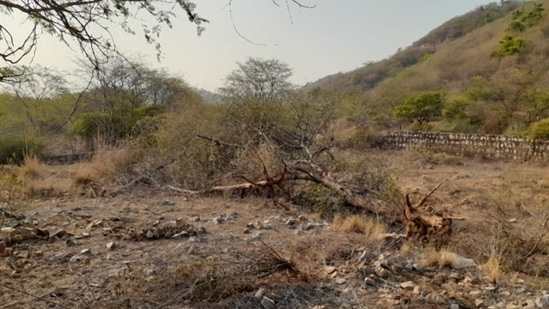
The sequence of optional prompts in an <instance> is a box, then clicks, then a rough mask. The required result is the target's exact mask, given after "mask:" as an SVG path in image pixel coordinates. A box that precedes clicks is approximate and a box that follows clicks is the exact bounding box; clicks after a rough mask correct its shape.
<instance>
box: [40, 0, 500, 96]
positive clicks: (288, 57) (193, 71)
mask: <svg viewBox="0 0 549 309" xmlns="http://www.w3.org/2000/svg"><path fill="white" fill-rule="evenodd" d="M274 2H278V4H279V6H276V5H275V4H274ZM301 2H302V3H303V4H307V5H311V6H315V8H312V9H306V8H299V7H297V6H296V5H292V4H291V1H289V3H290V8H289V10H288V8H287V7H286V2H285V0H232V2H231V3H232V5H231V6H229V5H228V3H229V0H202V1H201V0H196V1H195V3H196V4H197V12H198V13H199V14H200V16H202V17H204V18H206V19H208V20H210V23H208V24H206V30H205V31H204V32H203V33H202V35H201V36H197V34H196V28H195V26H194V25H193V24H191V23H189V22H188V19H187V17H186V16H185V15H184V13H183V12H182V11H181V12H177V11H176V13H178V18H177V19H176V20H175V21H174V25H173V28H172V29H169V28H165V29H164V30H163V32H162V34H161V37H160V39H159V42H160V44H161V45H162V51H163V57H162V59H160V61H158V60H157V59H156V51H155V49H154V46H151V45H149V44H147V43H146V42H145V40H144V39H142V35H141V33H140V32H138V34H137V35H135V36H132V35H130V34H127V33H124V32H122V31H116V30H115V29H114V28H113V27H112V26H111V29H112V33H113V37H114V39H115V41H116V44H117V47H118V49H119V50H120V51H121V52H122V53H124V54H125V55H127V56H129V57H130V58H132V57H139V58H140V59H142V60H143V61H144V62H145V63H146V64H147V65H149V66H151V67H153V68H165V69H167V71H168V72H169V73H171V74H173V75H175V76H178V77H181V78H183V79H184V80H185V81H186V82H187V83H188V84H190V85H191V86H195V87H199V88H204V89H207V90H210V91H215V90H216V89H217V88H219V87H221V86H222V85H223V82H224V78H225V77H226V76H227V75H228V74H229V73H230V72H231V71H233V70H235V69H236V68H237V65H236V63H237V62H244V61H245V60H246V59H247V58H248V57H258V58H266V59H270V58H276V59H278V60H280V61H282V62H285V63H287V64H289V65H290V67H292V68H293V69H294V75H293V77H292V81H293V82H294V83H296V84H298V85H303V84H306V83H309V82H314V81H316V80H318V79H319V78H322V77H324V76H326V75H330V74H335V73H339V72H347V71H351V70H353V69H356V68H358V67H361V66H362V65H363V64H364V63H366V62H370V61H378V60H382V59H384V58H387V57H389V56H390V55H392V54H394V53H395V52H396V51H397V50H398V49H399V48H405V47H407V46H409V45H411V44H412V43H413V42H414V41H417V40H418V39H420V38H421V37H422V36H424V35H426V34H427V33H428V32H429V31H431V30H433V29H434V28H436V27H437V26H439V25H441V24H442V23H444V22H445V21H447V20H449V19H450V18H452V17H455V16H458V15H461V14H464V13H466V12H468V11H471V10H473V9H475V8H477V7H479V6H480V5H484V4H487V3H489V2H493V1H483V0H414V1H412V0H339V1H336V0H303V1H301ZM231 12H232V16H231ZM235 27H236V28H237V29H238V32H240V33H241V34H242V35H243V36H244V37H245V38H242V37H241V36H239V34H238V32H237V31H236V30H235V29H234V28H235ZM249 41H252V42H254V43H255V44H254V43H250V42H249ZM73 48H74V49H70V48H68V47H67V46H66V45H64V43H61V42H59V41H58V40H56V39H54V38H51V37H48V36H46V35H44V36H43V37H41V39H40V41H39V44H38V49H37V54H36V56H35V58H34V60H33V63H34V64H40V65H43V66H47V67H54V68H57V69H59V70H67V71H70V70H74V69H75V68H76V67H77V66H76V64H75V62H76V61H77V58H78V57H80V56H81V54H80V53H79V52H78V49H77V47H76V45H75V46H74V47H73Z"/></svg>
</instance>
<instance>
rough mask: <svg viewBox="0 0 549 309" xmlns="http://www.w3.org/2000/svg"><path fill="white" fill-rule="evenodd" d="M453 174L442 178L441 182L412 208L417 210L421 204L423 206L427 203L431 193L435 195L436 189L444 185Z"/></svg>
mask: <svg viewBox="0 0 549 309" xmlns="http://www.w3.org/2000/svg"><path fill="white" fill-rule="evenodd" d="M452 175H453V174H450V175H448V176H447V177H446V178H444V179H443V180H442V181H441V182H439V183H438V185H436V186H435V187H434V188H433V190H431V192H429V193H428V194H427V195H425V196H424V197H423V198H422V199H421V201H419V203H418V204H417V205H416V206H414V208H419V207H421V206H423V204H425V202H427V199H429V197H431V195H433V193H435V192H436V191H437V190H438V188H440V186H442V184H443V183H445V182H446V181H447V180H448V179H450V177H451V176H452Z"/></svg>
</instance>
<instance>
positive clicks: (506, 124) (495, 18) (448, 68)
mask: <svg viewBox="0 0 549 309" xmlns="http://www.w3.org/2000/svg"><path fill="white" fill-rule="evenodd" d="M547 8H549V0H543V1H530V2H525V3H524V4H523V3H522V2H520V3H517V2H505V3H504V5H503V6H501V5H498V4H496V3H494V4H490V5H487V6H482V7H479V8H477V9H475V10H474V11H472V12H470V13H468V14H465V15H463V16H460V17H456V18H454V19H452V20H450V21H448V22H446V23H445V24H443V25H442V26H440V27H439V28H437V29H435V30H433V31H431V32H430V33H429V34H428V35H426V36H425V37H424V38H421V39H420V40H418V41H417V42H416V43H414V44H413V45H412V46H410V47H408V48H406V49H404V50H402V51H400V52H398V53H396V54H395V55H393V56H391V57H389V58H387V59H385V60H383V61H380V62H378V63H373V64H370V65H366V66H364V67H362V68H360V69H357V70H355V71H352V72H349V73H342V74H337V75H334V76H331V77H327V78H324V79H323V80H320V81H318V82H317V83H315V84H314V85H309V86H308V87H311V88H317V89H323V88H324V89H330V90H334V91H337V92H344V93H345V92H347V93H354V94H357V93H358V94H359V95H361V96H363V101H362V102H363V103H362V105H361V108H362V110H361V113H363V115H366V116H365V117H367V119H369V123H370V124H372V123H376V124H381V126H378V127H379V128H381V129H384V128H385V129H386V128H391V129H395V128H401V129H411V130H423V131H425V130H428V131H445V132H471V133H472V132H475V133H489V134H511V135H530V136H532V137H534V138H549V60H548V59H549V58H548V56H549V17H548V16H547V15H548V13H547ZM306 89H307V88H306Z"/></svg>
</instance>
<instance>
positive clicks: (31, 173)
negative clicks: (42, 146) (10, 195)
mask: <svg viewBox="0 0 549 309" xmlns="http://www.w3.org/2000/svg"><path fill="white" fill-rule="evenodd" d="M24 159H25V161H24V162H25V163H24V164H23V167H22V169H21V172H22V174H23V176H25V177H29V178H38V177H40V176H41V175H42V174H43V173H44V166H43V165H42V163H41V162H40V159H38V157H37V156H36V155H35V154H25V158H24Z"/></svg>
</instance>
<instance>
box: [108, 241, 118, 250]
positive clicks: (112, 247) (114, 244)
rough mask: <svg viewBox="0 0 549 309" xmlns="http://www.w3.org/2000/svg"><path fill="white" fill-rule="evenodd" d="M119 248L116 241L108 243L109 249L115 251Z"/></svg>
mask: <svg viewBox="0 0 549 309" xmlns="http://www.w3.org/2000/svg"><path fill="white" fill-rule="evenodd" d="M116 247H117V245H116V243H115V242H114V241H110V242H108V243H107V249H109V250H114V249H115V248H116Z"/></svg>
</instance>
